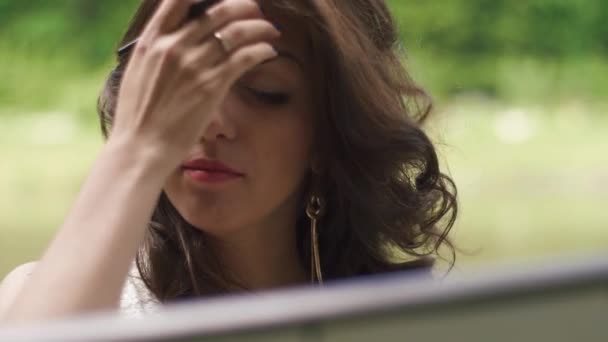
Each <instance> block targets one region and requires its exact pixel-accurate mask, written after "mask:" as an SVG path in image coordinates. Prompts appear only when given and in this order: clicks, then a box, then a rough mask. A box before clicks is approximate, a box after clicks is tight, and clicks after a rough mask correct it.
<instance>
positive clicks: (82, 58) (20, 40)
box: [0, 0, 608, 108]
mask: <svg viewBox="0 0 608 342" xmlns="http://www.w3.org/2000/svg"><path fill="white" fill-rule="evenodd" d="M387 1H388V3H389V5H390V7H391V9H392V10H393V13H394V16H395V18H396V20H397V22H398V24H399V27H400V32H401V35H402V40H403V42H404V44H405V47H406V51H407V52H408V55H407V57H408V60H407V62H408V63H409V64H410V65H411V72H412V73H413V74H414V76H415V78H416V79H417V80H419V81H421V83H422V84H423V86H425V87H426V88H428V89H429V90H430V92H431V93H432V94H433V95H434V96H435V97H438V98H440V99H445V98H450V97H452V96H454V95H458V94H461V93H470V92H475V93H481V94H484V95H485V96H489V97H493V98H497V99H500V100H522V101H537V100H541V101H542V100H544V99H552V98H553V97H554V95H555V94H559V96H560V97H561V96H565V97H577V98H584V99H589V100H598V101H601V100H602V98H603V95H604V94H605V93H606V92H607V91H608V83H607V82H606V81H605V80H604V78H603V75H605V74H606V73H605V72H606V71H607V70H608V25H605V22H606V21H607V19H608V1H605V0H530V1H507V0H440V1H423V0H387ZM139 2H140V1H137V0H127V1H125V0H105V1H99V0H62V1H43V0H29V1H19V0H3V1H1V2H0V51H1V52H0V64H1V65H3V67H2V68H0V77H2V79H3V80H4V82H3V83H2V84H0V103H4V104H5V106H6V105H9V106H13V105H19V106H24V105H25V106H29V107H34V108H42V107H48V106H57V105H60V104H61V100H60V99H61V98H66V97H69V96H73V93H70V94H68V93H65V88H64V85H66V84H69V85H70V87H71V88H72V89H77V88H79V87H78V86H75V85H77V84H82V85H83V86H82V87H80V88H85V89H91V84H95V83H96V84H98V85H99V86H101V83H102V82H103V72H102V71H103V70H107V69H108V67H109V66H110V65H111V63H112V62H113V58H114V50H115V49H116V45H117V43H118V41H119V40H120V38H121V35H122V34H123V32H124V30H125V29H126V27H127V24H128V21H129V19H130V17H131V16H132V14H133V13H134V11H135V9H136V7H137V5H138V4H139ZM91 77H96V78H95V79H91ZM56 85H60V86H56ZM528 90H530V91H528ZM32 93H35V94H36V95H37V96H36V97H32V96H31V94H32ZM58 98H59V100H58Z"/></svg>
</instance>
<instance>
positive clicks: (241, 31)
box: [218, 19, 281, 53]
mask: <svg viewBox="0 0 608 342" xmlns="http://www.w3.org/2000/svg"><path fill="white" fill-rule="evenodd" d="M218 32H219V33H220V35H221V37H222V41H223V45H224V48H225V49H226V52H228V53H231V52H232V51H235V50H238V49H239V48H241V47H243V46H245V45H250V44H253V43H256V42H260V41H271V40H274V39H277V38H279V37H280V36H281V32H280V31H279V30H278V29H277V27H276V26H274V25H273V24H271V23H270V22H269V21H267V20H263V19H249V20H239V21H234V22H232V23H230V24H229V25H227V26H226V27H224V28H223V29H222V30H220V31H218Z"/></svg>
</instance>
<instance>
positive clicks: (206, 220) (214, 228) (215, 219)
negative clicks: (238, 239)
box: [178, 208, 243, 237]
mask: <svg viewBox="0 0 608 342" xmlns="http://www.w3.org/2000/svg"><path fill="white" fill-rule="evenodd" d="M178 211H180V210H179V209H178ZM180 214H181V216H182V217H183V218H184V220H186V222H188V223H189V224H190V225H192V226H193V227H194V228H196V229H198V230H200V231H202V232H204V233H207V234H209V235H212V236H216V237H221V236H226V235H230V234H232V233H234V232H236V231H237V230H238V227H242V226H243V225H242V224H239V222H238V221H239V218H238V217H236V216H235V215H234V212H233V211H232V212H230V213H227V212H224V211H222V210H209V208H206V209H205V210H197V211H189V212H182V211H180Z"/></svg>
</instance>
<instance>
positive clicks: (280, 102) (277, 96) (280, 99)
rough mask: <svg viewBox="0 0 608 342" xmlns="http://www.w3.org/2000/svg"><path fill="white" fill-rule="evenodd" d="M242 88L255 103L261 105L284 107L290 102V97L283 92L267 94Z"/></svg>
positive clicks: (246, 87) (266, 92)
mask: <svg viewBox="0 0 608 342" xmlns="http://www.w3.org/2000/svg"><path fill="white" fill-rule="evenodd" d="M243 88H244V89H245V90H246V91H247V92H248V93H250V94H251V95H253V97H254V98H255V99H256V100H257V101H259V102H261V103H263V104H267V105H271V106H284V105H286V104H287V103H289V100H290V95H289V94H287V93H284V92H269V91H264V90H260V89H256V88H253V87H248V86H243Z"/></svg>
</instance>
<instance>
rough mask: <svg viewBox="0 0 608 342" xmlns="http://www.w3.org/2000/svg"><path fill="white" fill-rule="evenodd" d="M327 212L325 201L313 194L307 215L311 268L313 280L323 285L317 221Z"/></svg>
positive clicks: (307, 208) (307, 207)
mask: <svg viewBox="0 0 608 342" xmlns="http://www.w3.org/2000/svg"><path fill="white" fill-rule="evenodd" d="M323 214H325V201H324V200H323V199H322V198H321V197H319V196H311V197H310V200H309V201H308V205H307V206H306V215H308V217H309V218H310V256H311V260H310V265H311V266H310V268H311V282H312V283H313V284H314V283H315V280H316V281H317V282H318V283H319V284H320V285H323V274H322V273H321V259H320V258H319V238H318V231H317V223H318V221H319V219H320V218H321V217H322V216H323Z"/></svg>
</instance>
